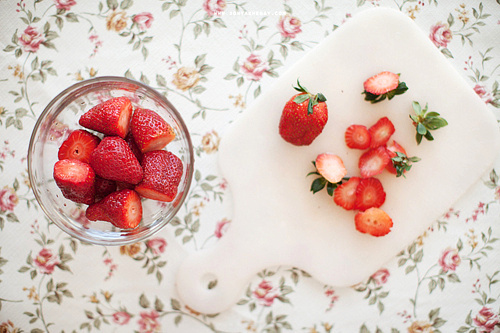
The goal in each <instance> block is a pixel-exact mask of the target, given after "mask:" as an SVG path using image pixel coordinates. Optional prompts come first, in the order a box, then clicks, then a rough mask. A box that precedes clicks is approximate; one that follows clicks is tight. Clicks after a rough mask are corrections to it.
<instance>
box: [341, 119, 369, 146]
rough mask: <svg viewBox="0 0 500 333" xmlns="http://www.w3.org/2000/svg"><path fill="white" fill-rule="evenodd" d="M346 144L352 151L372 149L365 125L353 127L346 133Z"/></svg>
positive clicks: (348, 128)
mask: <svg viewBox="0 0 500 333" xmlns="http://www.w3.org/2000/svg"><path fill="white" fill-rule="evenodd" d="M344 137H345V143H346V145H347V147H349V148H352V149H366V148H368V147H370V142H371V137H370V133H369V132H368V129H367V128H366V126H364V125H351V126H349V127H347V129H346V131H345V135H344Z"/></svg>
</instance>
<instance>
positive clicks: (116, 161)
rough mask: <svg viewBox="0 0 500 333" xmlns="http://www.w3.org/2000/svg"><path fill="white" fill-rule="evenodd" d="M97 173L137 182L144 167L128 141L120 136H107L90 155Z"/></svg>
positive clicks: (91, 162)
mask: <svg viewBox="0 0 500 333" xmlns="http://www.w3.org/2000/svg"><path fill="white" fill-rule="evenodd" d="M90 165H91V166H92V168H93V169H94V171H95V173H96V174H97V175H99V176H100V177H102V178H106V179H109V180H114V181H119V182H126V183H130V184H137V183H139V182H140V181H141V180H142V175H143V172H142V167H141V164H140V163H139V161H138V160H137V158H136V157H135V155H134V153H133V152H132V150H131V149H130V147H129V146H128V144H127V142H125V140H123V139H122V138H120V137H119V136H107V137H105V138H103V139H102V141H101V143H99V145H98V146H97V148H96V149H94V151H93V152H92V154H91V155H90Z"/></svg>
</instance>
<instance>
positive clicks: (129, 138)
mask: <svg viewBox="0 0 500 333" xmlns="http://www.w3.org/2000/svg"><path fill="white" fill-rule="evenodd" d="M125 142H127V144H128V146H129V147H130V149H131V150H132V152H133V153H134V155H135V157H137V160H138V161H139V163H140V162H142V151H141V150H140V149H139V147H138V146H137V143H135V140H134V137H133V135H132V133H128V134H127V136H126V137H125Z"/></svg>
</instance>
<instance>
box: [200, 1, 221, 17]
mask: <svg viewBox="0 0 500 333" xmlns="http://www.w3.org/2000/svg"><path fill="white" fill-rule="evenodd" d="M226 5H227V4H226V0H204V1H203V9H204V10H205V12H206V13H207V15H208V16H214V15H220V14H221V13H222V12H223V11H224V9H225V8H226Z"/></svg>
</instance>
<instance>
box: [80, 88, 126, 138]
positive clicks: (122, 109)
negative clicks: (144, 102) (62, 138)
mask: <svg viewBox="0 0 500 333" xmlns="http://www.w3.org/2000/svg"><path fill="white" fill-rule="evenodd" d="M131 117H132V103H131V102H130V100H129V99H128V98H126V97H115V98H111V99H108V100H107V101H105V102H102V103H100V104H98V105H96V106H94V107H93V108H91V109H90V110H88V111H87V112H85V113H84V114H83V115H82V116H81V117H80V120H79V124H80V125H82V126H83V127H85V128H88V129H91V130H94V131H97V132H100V133H103V134H106V135H112V136H115V135H117V136H119V137H121V138H124V137H125V136H126V135H127V133H128V131H129V128H130V118H131Z"/></svg>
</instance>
